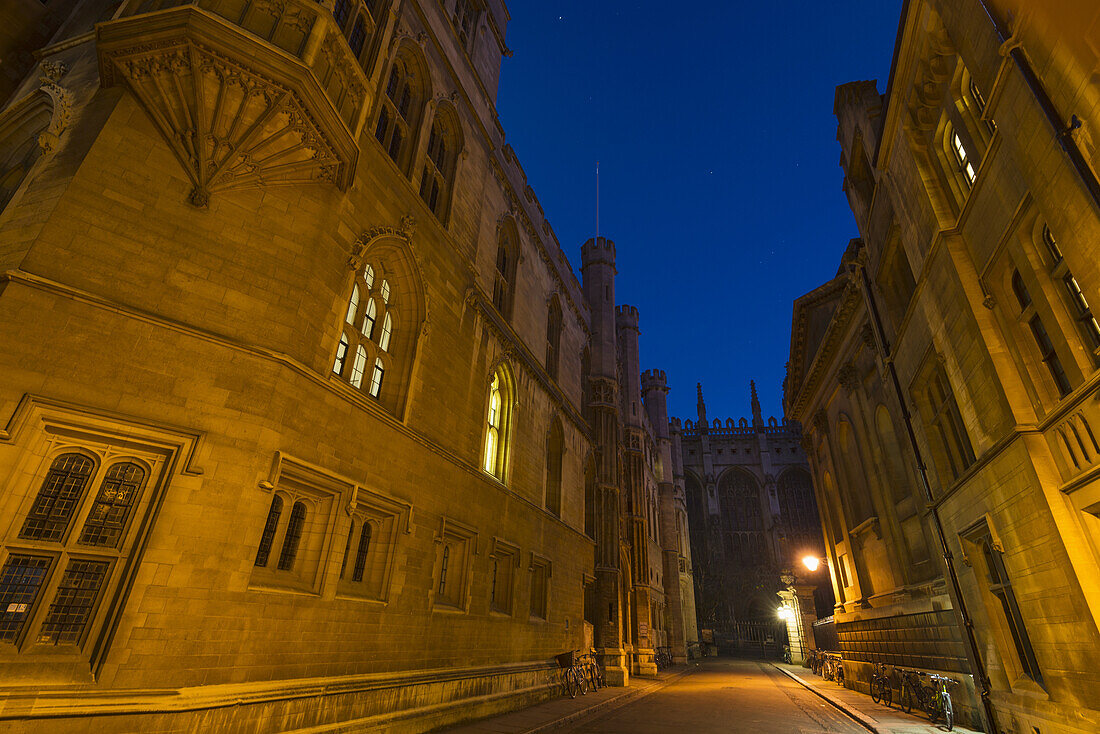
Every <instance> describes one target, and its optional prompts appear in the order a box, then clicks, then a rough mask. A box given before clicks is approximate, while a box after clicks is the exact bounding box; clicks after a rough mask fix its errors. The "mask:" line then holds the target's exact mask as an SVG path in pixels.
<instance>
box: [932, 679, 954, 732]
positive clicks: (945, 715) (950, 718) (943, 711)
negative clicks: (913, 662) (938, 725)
mask: <svg viewBox="0 0 1100 734" xmlns="http://www.w3.org/2000/svg"><path fill="white" fill-rule="evenodd" d="M928 679H929V680H931V681H932V695H931V696H929V698H928V707H927V708H926V709H925V711H927V712H928V719H929V720H930V721H937V720H942V721H943V724H944V726H946V727H947V731H951V730H952V729H954V728H955V707H954V706H952V705H951V694H950V693H948V691H947V686H949V685H955V681H954V679H953V678H948V677H947V676H945V675H936V674H935V673H932V674H930V675H929V676H928Z"/></svg>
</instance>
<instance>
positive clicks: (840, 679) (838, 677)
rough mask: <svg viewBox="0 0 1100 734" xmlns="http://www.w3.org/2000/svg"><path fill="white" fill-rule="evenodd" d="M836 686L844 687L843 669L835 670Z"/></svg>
mask: <svg viewBox="0 0 1100 734" xmlns="http://www.w3.org/2000/svg"><path fill="white" fill-rule="evenodd" d="M836 684H837V685H838V686H843V685H844V667H843V666H840V667H838V668H837V669H836Z"/></svg>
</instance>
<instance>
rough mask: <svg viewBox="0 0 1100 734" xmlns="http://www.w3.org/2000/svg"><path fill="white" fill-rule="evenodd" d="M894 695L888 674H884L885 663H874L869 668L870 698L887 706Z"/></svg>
mask: <svg viewBox="0 0 1100 734" xmlns="http://www.w3.org/2000/svg"><path fill="white" fill-rule="evenodd" d="M893 697H894V693H893V689H892V688H891V687H890V676H888V675H886V665H885V664H883V663H875V664H874V667H873V668H871V700H872V701H874V702H875V703H884V704H885V705H887V706H889V705H890V703H891V701H892V699H893Z"/></svg>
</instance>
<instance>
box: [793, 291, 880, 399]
mask: <svg viewBox="0 0 1100 734" xmlns="http://www.w3.org/2000/svg"><path fill="white" fill-rule="evenodd" d="M829 285H830V286H833V287H832V288H830V289H829V295H832V294H833V293H835V291H836V290H841V289H842V291H841V293H840V301H839V303H838V304H837V307H836V310H835V311H834V312H833V316H832V318H831V319H829V325H828V326H827V327H826V328H825V334H824V336H822V338H821V344H820V345H819V346H818V348H817V353H816V354H815V355H814V358H813V361H812V362H811V363H810V367H809V369H808V370H806V374H805V376H804V377H803V376H802V375H799V378H800V379H799V380H798V381H797V382H795V381H793V380H792V382H791V387H797V390H798V391H797V393H796V394H795V398H794V400H793V401H792V403H791V408H790V410H789V411H788V413H789V415H790V417H791V418H793V419H794V420H801V419H802V413H803V412H804V411H805V409H806V406H807V405H808V404H809V402H810V400H811V398H812V397H813V395H814V393H815V391H816V390H817V388H818V387H819V386H820V385H821V383H822V381H823V380H824V377H825V374H826V372H827V371H828V369H829V367H830V365H831V364H832V361H833V357H834V356H835V352H836V349H837V347H839V346H840V344H841V343H842V342H843V340H844V337H845V335H846V334H847V330H848V327H849V325H850V324H851V322H852V316H853V315H855V313H856V311H857V309H858V308H859V306H860V304H861V303H862V302H863V298H862V295H861V293H860V291H859V287H858V286H857V285H856V284H855V282H854V281H852V280H851V279H850V278H848V277H847V276H846V275H845V276H843V277H838V278H836V279H834V280H833V281H831V282H830V283H829ZM823 295H824V294H823ZM814 300H815V301H819V300H824V299H822V298H821V297H820V296H819V297H818V299H814ZM804 322H805V320H804V319H803V320H802V323H799V324H798V325H797V326H796V329H798V330H800V331H801V332H802V333H801V334H800V335H798V336H797V337H796V336H794V335H792V340H794V339H796V338H797V339H798V350H797V353H796V350H795V349H792V350H791V357H792V359H791V361H792V363H793V362H794V361H795V357H798V358H800V359H801V358H802V356H803V355H802V352H803V351H804V349H805V346H806V344H805V339H806V334H805V333H804V331H805V329H806V324H805V323H804ZM792 374H793V373H792Z"/></svg>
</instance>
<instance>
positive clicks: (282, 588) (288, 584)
mask: <svg viewBox="0 0 1100 734" xmlns="http://www.w3.org/2000/svg"><path fill="white" fill-rule="evenodd" d="M248 590H249V591H258V592H261V593H264V594H292V595H294V596H312V597H320V594H319V593H317V591H316V590H315V589H313V588H312V587H310V586H309V585H308V584H306V583H305V582H302V581H296V580H295V581H292V580H289V579H288V580H286V581H279V580H276V579H270V578H263V579H260V580H258V581H252V582H249V584H248Z"/></svg>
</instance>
